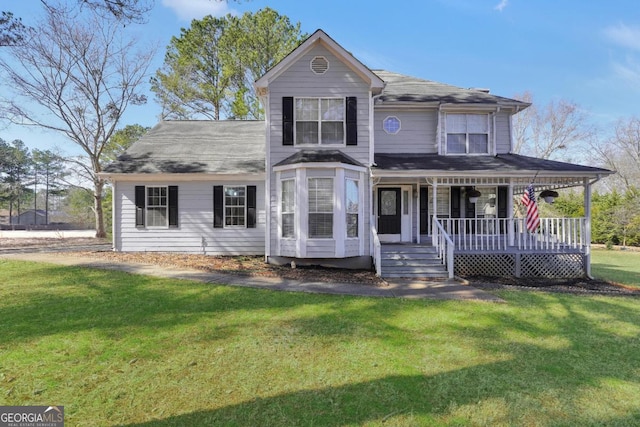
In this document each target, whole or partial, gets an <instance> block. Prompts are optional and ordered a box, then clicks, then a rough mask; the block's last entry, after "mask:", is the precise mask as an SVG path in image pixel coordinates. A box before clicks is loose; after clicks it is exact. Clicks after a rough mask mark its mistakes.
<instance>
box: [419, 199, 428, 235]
mask: <svg viewBox="0 0 640 427" xmlns="http://www.w3.org/2000/svg"><path fill="white" fill-rule="evenodd" d="M428 232H429V189H428V188H427V187H420V233H421V234H426V233H428Z"/></svg>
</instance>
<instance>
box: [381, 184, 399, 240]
mask: <svg viewBox="0 0 640 427" xmlns="http://www.w3.org/2000/svg"><path fill="white" fill-rule="evenodd" d="M401 208H402V192H401V190H400V188H378V234H385V235H397V236H398V239H399V238H400V233H401V232H402V210H401Z"/></svg>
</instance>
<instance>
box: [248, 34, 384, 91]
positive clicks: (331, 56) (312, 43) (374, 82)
mask: <svg viewBox="0 0 640 427" xmlns="http://www.w3.org/2000/svg"><path fill="white" fill-rule="evenodd" d="M313 49H316V50H315V52H312V54H311V57H310V58H308V62H307V61H303V62H307V63H308V67H309V70H310V71H312V72H313V73H314V74H316V75H324V74H327V72H328V71H330V70H331V64H332V62H333V63H334V64H335V63H336V62H335V61H336V60H337V61H338V62H340V63H342V64H343V65H344V66H346V67H347V68H348V69H349V70H350V71H351V72H353V73H354V74H355V75H356V76H358V78H359V79H361V80H362V81H363V82H364V83H366V84H368V85H369V88H370V89H371V91H372V92H373V94H378V93H380V91H381V90H382V89H383V88H384V82H383V81H382V79H381V78H380V77H378V75H376V74H375V73H374V72H372V71H371V70H370V69H369V68H367V67H366V66H365V65H364V64H363V63H362V62H360V61H359V60H357V59H356V58H355V57H354V56H353V55H352V54H351V53H349V52H347V51H346V50H345V49H344V48H343V47H342V46H340V45H339V44H338V43H336V42H335V41H334V40H333V39H332V38H331V37H329V36H328V35H327V34H326V33H325V32H324V31H322V30H317V31H316V32H315V33H313V34H312V35H311V36H309V38H307V40H305V41H304V42H303V43H302V44H301V45H300V46H298V47H297V48H296V49H294V50H293V51H292V52H291V53H290V54H289V55H287V56H286V57H285V58H284V59H283V60H282V61H280V62H279V63H278V64H276V65H275V66H274V67H273V68H271V69H270V70H269V71H268V72H267V73H266V74H265V75H264V76H262V77H261V78H260V79H258V80H257V81H256V83H255V86H256V89H257V92H258V93H260V94H265V93H266V91H265V90H266V89H268V87H269V86H270V85H271V84H272V83H273V82H274V81H276V80H277V79H278V78H279V77H280V76H281V75H282V74H283V73H284V72H286V71H287V70H289V68H291V67H292V65H294V64H295V63H297V62H299V61H300V59H301V58H302V57H303V56H307V57H309V54H310V52H311V51H312V50H313ZM323 58H324V60H323ZM314 59H315V60H314ZM325 61H326V62H325ZM325 64H326V65H325Z"/></svg>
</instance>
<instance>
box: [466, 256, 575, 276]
mask: <svg viewBox="0 0 640 427" xmlns="http://www.w3.org/2000/svg"><path fill="white" fill-rule="evenodd" d="M454 269H455V274H456V275H458V276H516V277H548V278H570V277H583V276H584V275H585V271H584V255H583V254H579V253H570V254H549V253H488V254H487V253H485V254H464V253H463V254H460V253H459V254H456V255H455V266H454Z"/></svg>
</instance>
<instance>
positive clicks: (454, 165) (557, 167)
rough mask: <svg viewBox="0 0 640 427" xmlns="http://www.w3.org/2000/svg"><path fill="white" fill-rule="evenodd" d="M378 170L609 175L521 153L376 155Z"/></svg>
mask: <svg viewBox="0 0 640 427" xmlns="http://www.w3.org/2000/svg"><path fill="white" fill-rule="evenodd" d="M374 158H375V164H376V166H375V169H378V170H388V171H403V170H430V171H451V172H460V173H464V172H476V171H494V172H497V173H501V172H516V171H540V172H549V173H558V172H560V173H564V172H569V173H576V174H580V175H581V176H593V175H598V174H609V173H611V171H609V170H607V169H601V168H596V167H592V166H583V165H577V164H573V163H565V162H558V161H554V160H545V159H538V158H535V157H528V156H522V155H519V154H498V155H496V156H462V155H461V156H442V155H438V154H410V153H403V154H376V155H375V156H374Z"/></svg>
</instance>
